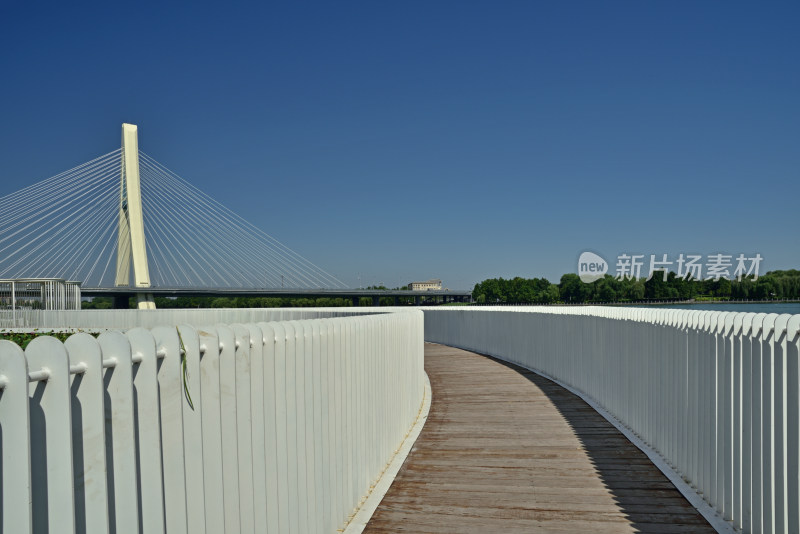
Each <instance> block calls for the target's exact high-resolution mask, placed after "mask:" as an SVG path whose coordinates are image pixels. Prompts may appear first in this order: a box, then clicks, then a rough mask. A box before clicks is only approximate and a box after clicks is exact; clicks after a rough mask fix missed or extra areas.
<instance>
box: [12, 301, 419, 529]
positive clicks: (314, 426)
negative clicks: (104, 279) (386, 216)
mask: <svg viewBox="0 0 800 534" xmlns="http://www.w3.org/2000/svg"><path fill="white" fill-rule="evenodd" d="M219 317H221V316H220V315H217V318H219ZM162 318H163V317H162ZM166 324H169V323H166ZM422 327H423V319H422V313H421V312H419V311H407V312H404V313H395V314H379V315H377V314H376V315H366V316H364V315H362V316H356V317H340V318H322V319H305V320H291V321H277V322H250V323H235V324H216V325H215V326H207V327H199V326H198V327H191V326H188V325H182V326H178V327H177V328H176V327H174V326H155V327H152V328H150V329H145V328H141V327H137V328H133V329H131V330H128V331H127V332H124V333H123V332H120V331H107V332H104V333H102V334H100V335H99V336H98V337H97V338H94V337H93V336H92V335H89V334H87V333H77V334H74V335H72V336H71V337H69V338H68V339H67V340H66V342H64V343H61V342H60V341H58V340H56V339H55V338H53V337H46V336H45V337H39V338H36V339H34V340H33V341H32V342H31V343H30V344H29V345H28V346H27V348H26V349H25V351H22V350H21V349H20V348H19V347H18V346H17V345H15V344H13V343H11V342H9V341H0V387H2V389H1V390H0V440H1V441H0V443H1V446H0V454H2V464H0V466H2V468H1V469H0V476H1V477H2V491H0V494H1V497H2V501H1V502H0V504H1V505H2V519H1V520H0V523H2V525H0V528H1V530H2V532H9V533H11V532H14V533H18V532H19V533H21V532H31V531H33V532H48V531H49V532H59V533H62V532H63V533H69V532H75V531H78V532H109V531H116V532H147V533H157V532H165V531H166V532H169V533H176V532H180V533H184V532H191V533H192V534H195V533H202V532H208V533H221V532H235V533H239V532H269V533H281V534H283V533H298V534H306V533H312V532H335V531H336V530H337V528H341V527H343V526H344V525H345V524H346V523H347V521H348V518H349V517H351V515H352V513H353V512H354V510H355V509H356V508H357V507H358V506H359V503H360V502H361V501H362V499H363V498H364V497H365V495H367V494H368V493H369V491H370V487H371V484H373V483H374V482H375V481H376V479H378V478H379V476H380V475H381V473H382V471H383V470H384V469H385V466H386V465H387V463H388V462H389V461H390V460H391V458H392V456H393V454H394V452H395V451H396V450H397V448H398V447H399V445H400V444H401V443H402V442H403V440H404V438H405V436H406V434H407V432H408V430H409V428H410V427H411V426H412V425H413V423H414V421H415V420H416V418H417V415H418V413H419V409H420V403H421V402H422V397H423V387H424V385H423V384H424V382H423V381H424V371H423V341H422Z"/></svg>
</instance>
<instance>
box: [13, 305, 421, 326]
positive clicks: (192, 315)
mask: <svg viewBox="0 0 800 534" xmlns="http://www.w3.org/2000/svg"><path fill="white" fill-rule="evenodd" d="M404 309H405V310H408V309H409V308H404ZM389 310H391V308H353V307H340V308H197V309H194V308H192V309H171V308H167V309H158V310H135V309H130V310H16V313H15V315H14V316H13V318H12V315H11V311H10V310H0V329H18V330H19V329H23V330H25V329H33V328H59V329H63V328H75V329H77V328H81V329H109V328H114V329H127V328H132V327H133V326H142V327H154V326H158V325H163V324H181V323H186V324H191V325H201V324H215V323H216V322H218V321H223V322H225V323H228V324H230V323H237V322H238V323H255V322H259V321H285V320H297V319H316V318H321V317H352V316H356V315H368V314H372V313H387V312H388V311H389Z"/></svg>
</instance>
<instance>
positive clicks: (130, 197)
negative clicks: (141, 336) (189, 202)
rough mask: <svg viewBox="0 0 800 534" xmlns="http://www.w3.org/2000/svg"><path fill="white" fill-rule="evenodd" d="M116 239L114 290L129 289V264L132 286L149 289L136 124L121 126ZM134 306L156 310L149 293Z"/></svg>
mask: <svg viewBox="0 0 800 534" xmlns="http://www.w3.org/2000/svg"><path fill="white" fill-rule="evenodd" d="M117 237H118V239H117V277H116V285H117V287H120V286H123V287H124V286H130V282H131V281H130V267H131V262H132V263H133V281H134V286H135V287H137V288H142V289H145V288H149V287H150V271H149V269H148V267H147V247H146V245H145V236H144V217H143V215H142V190H141V183H140V180H139V134H138V129H137V127H136V125H135V124H123V125H122V182H121V183H120V194H119V226H118V229H117ZM136 304H137V308H139V309H140V310H150V309H155V307H156V304H155V301H154V300H153V295H152V293H148V292H146V291H143V292H141V293H138V294H137V295H136ZM125 307H126V308H127V306H125Z"/></svg>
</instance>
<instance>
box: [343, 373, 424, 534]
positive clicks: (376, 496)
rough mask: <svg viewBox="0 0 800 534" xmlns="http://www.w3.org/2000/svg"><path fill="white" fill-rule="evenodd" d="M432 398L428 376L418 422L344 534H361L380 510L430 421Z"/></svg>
mask: <svg viewBox="0 0 800 534" xmlns="http://www.w3.org/2000/svg"><path fill="white" fill-rule="evenodd" d="M432 398H433V396H432V391H431V381H430V380H429V379H428V375H427V374H426V375H425V393H424V395H423V397H422V404H421V405H420V408H419V415H417V420H416V421H414V424H413V425H412V426H411V429H410V430H409V431H408V435H406V439H404V440H403V443H402V444H401V445H400V448H399V449H397V452H395V454H394V457H393V458H392V460H391V461H390V462H389V465H387V466H386V470H385V471H384V472H383V474H381V476H380V478H379V479H378V482H377V483H376V484H375V486H374V487H373V488H372V491H370V493H369V495H368V496H367V498H366V499H365V500H364V501H363V503H362V504H361V506H360V507H359V508H358V511H356V513H355V515H354V516H353V518H352V519H351V520H350V522H349V523H348V524H347V526H346V527H345V529H344V534H361V533H362V532H363V531H364V529H365V528H366V526H367V523H369V520H370V519H372V514H374V513H375V510H377V509H378V505H379V504H380V503H381V501H382V500H383V497H384V496H385V495H386V492H387V491H389V488H390V487H391V485H392V482H394V479H395V477H396V476H397V473H398V472H399V471H400V468H401V467H402V466H403V463H404V462H405V461H406V458H408V454H409V453H410V452H411V448H412V447H413V446H414V443H416V441H417V438H418V437H419V434H420V432H422V427H424V426H425V422H426V421H427V420H428V412H430V409H431V399H432Z"/></svg>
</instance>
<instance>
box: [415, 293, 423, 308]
mask: <svg viewBox="0 0 800 534" xmlns="http://www.w3.org/2000/svg"><path fill="white" fill-rule="evenodd" d="M414 305H415V306H422V297H420V296H419V295H417V296H415V297H414Z"/></svg>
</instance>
